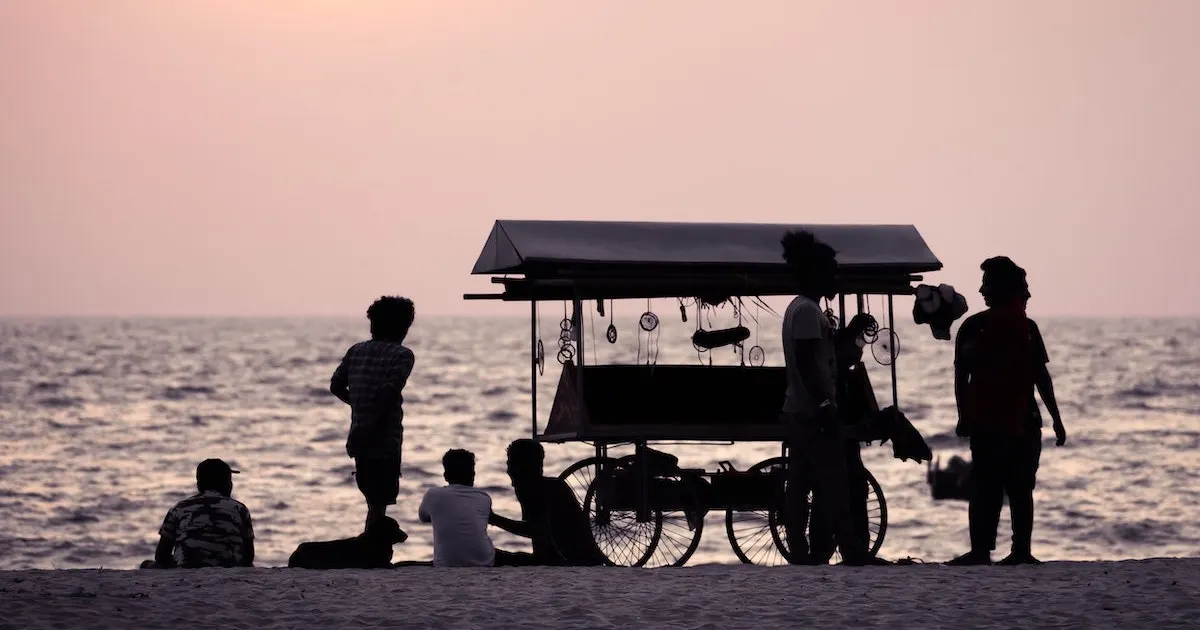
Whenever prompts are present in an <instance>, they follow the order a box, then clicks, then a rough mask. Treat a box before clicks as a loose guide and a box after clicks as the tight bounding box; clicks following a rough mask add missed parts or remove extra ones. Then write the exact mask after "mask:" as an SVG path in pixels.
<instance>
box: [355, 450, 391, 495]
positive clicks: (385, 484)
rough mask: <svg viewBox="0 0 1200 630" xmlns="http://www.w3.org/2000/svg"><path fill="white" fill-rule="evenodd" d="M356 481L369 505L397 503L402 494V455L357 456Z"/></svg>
mask: <svg viewBox="0 0 1200 630" xmlns="http://www.w3.org/2000/svg"><path fill="white" fill-rule="evenodd" d="M354 481H355V483H357V484H358V489H359V491H361V492H362V493H363V496H364V497H366V499H367V505H395V504H396V497H397V496H399V495H400V456H399V455H393V456H391V457H355V458H354Z"/></svg>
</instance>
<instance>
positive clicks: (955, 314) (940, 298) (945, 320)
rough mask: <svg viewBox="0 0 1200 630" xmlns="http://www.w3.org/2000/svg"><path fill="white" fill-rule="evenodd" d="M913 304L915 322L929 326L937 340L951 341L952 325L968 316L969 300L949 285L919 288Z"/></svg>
mask: <svg viewBox="0 0 1200 630" xmlns="http://www.w3.org/2000/svg"><path fill="white" fill-rule="evenodd" d="M916 297H917V299H916V301H915V302H914V303H913V321H915V322H916V323H918V324H929V328H930V329H931V330H932V331H933V337H934V338H935V339H942V340H944V341H949V339H950V325H951V324H953V323H954V321H955V320H957V319H958V318H960V317H962V316H963V315H966V314H967V298H966V297H965V296H963V295H962V294H961V293H959V292H958V291H955V290H954V287H952V286H950V285H948V284H940V285H938V286H936V287H935V286H932V285H928V284H922V285H919V286H918V287H917V292H916Z"/></svg>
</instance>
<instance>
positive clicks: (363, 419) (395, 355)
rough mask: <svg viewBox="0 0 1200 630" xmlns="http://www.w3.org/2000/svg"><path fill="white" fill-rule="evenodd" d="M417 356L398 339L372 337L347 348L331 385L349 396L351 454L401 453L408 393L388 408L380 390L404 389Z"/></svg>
mask: <svg viewBox="0 0 1200 630" xmlns="http://www.w3.org/2000/svg"><path fill="white" fill-rule="evenodd" d="M415 362H416V358H415V357H414V356H413V352H412V350H409V349H408V348H406V347H405V346H404V345H403V344H400V343H397V342H394V341H383V340H379V339H372V340H370V341H363V342H360V343H356V344H354V345H353V346H351V347H350V349H349V350H348V351H347V352H346V356H345V357H344V358H342V362H341V364H340V365H338V367H337V370H335V371H334V373H333V380H332V383H331V389H332V390H333V391H334V393H339V392H340V393H339V397H342V396H343V395H344V396H346V397H347V398H349V403H350V436H349V437H348V438H347V439H346V454H348V455H349V456H350V457H390V456H392V455H396V456H398V455H399V454H400V444H401V442H402V441H403V438H404V429H403V427H402V426H401V423H402V421H403V420H404V410H403V407H402V405H403V403H404V396H403V395H399V396H398V399H397V401H396V405H395V406H393V407H388V408H384V407H383V406H382V405H381V403H380V401H379V395H380V390H381V389H383V388H384V386H387V385H391V386H392V387H394V388H395V389H396V392H397V393H399V392H402V391H403V390H404V384H405V383H406V382H407V381H408V376H409V375H410V374H412V370H413V364H414V363H415Z"/></svg>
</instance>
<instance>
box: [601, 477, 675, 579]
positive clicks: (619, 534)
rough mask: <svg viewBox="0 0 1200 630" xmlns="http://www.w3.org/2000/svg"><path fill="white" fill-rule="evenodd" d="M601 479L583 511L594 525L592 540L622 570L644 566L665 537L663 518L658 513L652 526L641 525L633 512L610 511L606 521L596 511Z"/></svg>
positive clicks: (654, 516)
mask: <svg viewBox="0 0 1200 630" xmlns="http://www.w3.org/2000/svg"><path fill="white" fill-rule="evenodd" d="M597 481H599V480H593V481H592V484H591V485H590V486H588V490H587V494H586V495H584V500H583V509H584V512H585V513H586V514H587V518H588V523H589V524H591V526H592V538H593V539H594V540H595V541H596V545H597V546H599V547H600V551H601V552H602V553H603V554H604V557H606V558H608V561H609V562H611V563H613V564H615V565H617V566H622V567H640V566H643V565H645V564H646V563H647V562H648V561H649V560H650V559H651V558H652V557H653V556H654V551H655V548H656V547H658V541H659V539H660V538H661V537H662V530H663V515H662V512H659V511H658V510H653V511H652V512H651V514H650V522H649V523H639V522H638V521H637V513H636V512H635V511H633V510H606V512H607V514H606V515H605V518H604V519H603V520H602V519H600V518H599V516H600V515H599V514H598V512H597V509H596V491H597V488H598V487H599V484H598V483H597Z"/></svg>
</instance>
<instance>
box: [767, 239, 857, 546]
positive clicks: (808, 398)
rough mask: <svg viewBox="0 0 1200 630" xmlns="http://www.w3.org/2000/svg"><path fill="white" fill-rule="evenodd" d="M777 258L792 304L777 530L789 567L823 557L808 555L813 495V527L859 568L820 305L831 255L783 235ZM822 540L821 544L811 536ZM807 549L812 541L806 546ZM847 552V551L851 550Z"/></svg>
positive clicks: (828, 336)
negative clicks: (784, 466) (783, 482)
mask: <svg viewBox="0 0 1200 630" xmlns="http://www.w3.org/2000/svg"><path fill="white" fill-rule="evenodd" d="M781 244H782V245H783V258H784V260H786V261H787V263H788V265H789V266H790V267H791V269H792V271H793V277H794V278H795V281H796V293H797V295H796V297H795V299H793V300H792V302H791V304H789V305H788V307H787V311H786V312H785V313H784V317H783V330H782V333H783V356H784V366H785V370H786V376H787V393H786V394H785V396H784V402H783V410H782V412H783V420H784V422H785V423H786V424H787V425H788V428H789V436H788V440H787V447H788V485H787V493H786V494H787V496H786V499H785V508H784V523H785V529H786V531H787V534H788V543H789V547H790V548H791V549H790V550H791V552H792V553H790V554H789V556H790V558H789V560H790V561H791V562H792V563H794V564H808V563H810V562H812V558H813V557H825V555H826V554H825V551H828V552H829V553H832V550H819V549H811V550H810V549H809V545H808V539H807V537H806V536H805V529H806V526H807V524H808V507H807V494H808V490H809V489H810V488H811V490H812V492H813V521H814V523H813V524H814V525H815V526H816V528H817V529H820V528H822V527H825V528H827V529H826V531H827V532H831V533H832V534H833V536H832V537H833V538H836V540H837V542H838V547H839V548H841V550H842V558H843V562H844V563H845V564H848V565H861V564H865V562H866V558H865V557H862V556H863V553H860V552H859V550H860V549H864V547H863V546H862V545H860V544H859V543H858V542H857V537H858V533H857V532H856V530H855V528H854V527H853V524H852V521H851V519H850V510H849V498H848V495H847V490H846V487H847V480H846V460H845V455H844V453H845V437H844V435H843V431H842V426H841V422H840V420H839V417H838V409H837V358H836V355H835V351H834V341H833V333H834V330H833V326H832V325H831V324H830V322H829V319H828V318H827V317H826V316H825V313H824V311H822V310H821V307H820V304H819V301H820V300H821V299H822V298H824V299H830V298H832V297H834V296H835V295H837V290H838V288H837V253H836V252H835V251H834V250H833V248H832V247H830V246H829V245H827V244H825V243H822V242H821V241H819V240H817V239H816V237H814V236H813V235H812V234H811V233H809V232H805V231H797V232H788V233H787V234H786V235H784V237H783V239H782V241H781ZM814 538H820V539H821V540H825V539H826V537H824V536H821V537H814ZM813 542H814V544H816V543H817V540H814V541H813ZM852 550H853V551H852Z"/></svg>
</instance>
